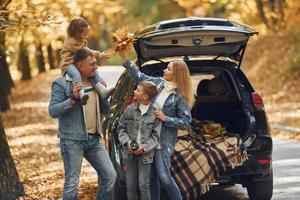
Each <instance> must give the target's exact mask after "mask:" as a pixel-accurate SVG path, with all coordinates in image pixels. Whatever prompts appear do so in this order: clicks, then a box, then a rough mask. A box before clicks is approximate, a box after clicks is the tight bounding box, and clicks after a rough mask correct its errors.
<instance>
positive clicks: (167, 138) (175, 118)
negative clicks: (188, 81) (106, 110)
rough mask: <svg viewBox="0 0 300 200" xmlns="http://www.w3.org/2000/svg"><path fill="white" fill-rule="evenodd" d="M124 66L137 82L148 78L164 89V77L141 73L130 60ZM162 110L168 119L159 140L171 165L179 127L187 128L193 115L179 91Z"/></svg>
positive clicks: (170, 97)
mask: <svg viewBox="0 0 300 200" xmlns="http://www.w3.org/2000/svg"><path fill="white" fill-rule="evenodd" d="M123 67H125V68H126V69H127V71H128V72H129V75H130V77H131V78H132V79H133V80H134V82H135V84H138V83H139V82H141V81H143V80H148V81H153V82H154V83H156V84H157V85H158V87H159V89H160V90H162V89H163V87H164V84H163V83H164V79H163V78H162V77H152V76H148V75H146V74H144V73H141V72H140V71H139V70H138V69H137V67H136V66H135V64H134V63H133V62H131V61H129V60H127V61H126V62H125V63H124V64H123ZM162 111H163V113H164V114H165V116H166V121H165V122H162V126H161V131H160V140H159V141H160V145H161V147H162V153H163V158H164V161H165V163H166V165H167V166H168V167H170V166H171V164H170V163H171V162H170V157H171V155H172V153H173V151H174V146H175V143H176V140H177V133H178V129H183V128H186V127H187V126H188V125H189V124H190V122H191V120H192V116H191V111H190V109H189V107H188V105H187V103H186V102H185V100H184V99H183V98H182V96H181V95H180V93H179V92H174V93H172V94H170V95H169V97H168V98H167V99H166V101H165V103H164V105H163V108H162Z"/></svg>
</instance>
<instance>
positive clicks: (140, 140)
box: [117, 81, 160, 200]
mask: <svg viewBox="0 0 300 200" xmlns="http://www.w3.org/2000/svg"><path fill="white" fill-rule="evenodd" d="M156 94H157V87H156V85H155V83H153V82H151V81H142V82H140V83H139V85H138V86H137V88H136V90H135V91H134V97H133V98H134V99H135V100H137V102H135V103H133V104H131V105H129V106H128V107H127V108H126V109H125V111H124V113H123V114H122V116H121V119H120V120H119V125H118V128H117V131H118V134H119V141H120V142H121V144H122V145H124V147H125V148H124V152H123V153H124V158H125V159H126V162H127V164H126V165H127V166H126V167H127V171H126V185H127V198H128V199H130V200H136V199H137V194H138V193H137V187H139V190H140V194H141V200H150V183H149V178H150V169H151V163H152V162H153V157H154V150H155V148H156V146H157V145H158V140H159V132H160V121H159V119H158V118H156V117H155V114H154V111H155V108H154V107H153V104H152V103H151V100H152V99H153V97H155V96H156Z"/></svg>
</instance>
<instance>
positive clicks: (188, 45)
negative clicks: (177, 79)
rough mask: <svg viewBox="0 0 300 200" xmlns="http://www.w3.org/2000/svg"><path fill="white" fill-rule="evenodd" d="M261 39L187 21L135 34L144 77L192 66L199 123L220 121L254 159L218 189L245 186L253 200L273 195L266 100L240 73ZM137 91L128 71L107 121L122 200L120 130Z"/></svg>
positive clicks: (222, 25) (208, 22)
mask: <svg viewBox="0 0 300 200" xmlns="http://www.w3.org/2000/svg"><path fill="white" fill-rule="evenodd" d="M255 34H258V33H257V32H256V31H255V30H253V29H252V28H251V27H249V26H246V25H241V24H237V23H235V22H232V21H229V20H225V19H218V18H197V17H192V18H182V19H175V20H168V21H162V22H159V23H157V24H154V25H151V26H148V27H146V28H145V29H144V30H142V31H140V32H139V33H137V34H135V39H134V48H135V51H136V54H137V60H136V64H137V65H138V67H139V69H140V71H142V72H143V73H146V74H148V75H151V76H162V74H163V69H164V68H165V67H166V66H167V64H168V63H169V61H171V60H174V59H182V60H184V61H185V62H186V63H187V65H188V67H189V70H190V72H191V75H192V81H193V85H194V88H195V97H196V101H195V104H194V107H193V108H192V111H191V112H192V116H193V118H195V119H198V120H212V121H215V122H217V123H220V124H222V125H223V126H224V127H226V129H227V130H228V131H230V132H232V133H237V134H239V136H240V137H241V138H242V140H243V148H244V149H245V150H246V152H247V156H248V160H247V161H246V162H244V164H243V165H242V166H240V167H237V168H235V169H233V170H232V169H228V170H226V172H222V173H221V175H220V176H219V177H218V179H217V181H216V183H218V184H219V185H234V184H242V186H244V187H246V188H247V191H248V194H249V198H250V199H251V200H268V199H271V197H272V193H273V172H272V138H271V136H270V129H269V125H268V120H267V116H266V113H265V110H264V104H263V100H262V98H261V97H260V95H259V94H258V93H257V92H255V90H254V89H253V87H252V86H251V84H250V83H249V80H248V79H247V77H246V76H245V74H244V73H243V71H242V70H241V68H240V67H241V62H242V59H243V55H244V52H245V49H246V45H247V42H248V39H249V38H250V37H251V36H253V35H255ZM196 88H197V89H196ZM133 90H134V84H133V82H132V80H131V79H130V78H129V76H128V74H127V72H126V71H125V72H124V73H123V74H122V76H121V77H120V79H119V81H118V83H117V86H116V92H115V94H114V95H113V97H112V100H111V106H112V107H111V115H110V117H109V118H107V119H106V121H105V127H106V128H105V130H106V133H107V135H108V136H109V137H108V139H109V145H108V148H109V154H110V157H111V159H112V161H113V164H114V167H115V168H116V170H117V172H118V183H117V185H116V193H115V194H116V195H115V197H116V199H125V196H126V195H125V194H126V192H125V191H126V190H125V174H124V171H123V170H122V164H123V162H124V161H123V159H122V154H121V151H122V146H121V144H120V143H119V141H118V135H117V133H116V126H117V125H118V119H119V117H120V115H121V113H122V111H123V109H124V108H125V107H126V105H128V104H129V101H130V99H131V95H132V91H133Z"/></svg>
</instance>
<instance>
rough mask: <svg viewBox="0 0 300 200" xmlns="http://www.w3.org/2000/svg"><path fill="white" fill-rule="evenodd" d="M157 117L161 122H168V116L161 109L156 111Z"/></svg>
mask: <svg viewBox="0 0 300 200" xmlns="http://www.w3.org/2000/svg"><path fill="white" fill-rule="evenodd" d="M154 114H155V117H157V118H158V119H160V121H163V122H164V121H166V115H165V114H164V113H163V111H162V110H161V109H156V110H155V111H154Z"/></svg>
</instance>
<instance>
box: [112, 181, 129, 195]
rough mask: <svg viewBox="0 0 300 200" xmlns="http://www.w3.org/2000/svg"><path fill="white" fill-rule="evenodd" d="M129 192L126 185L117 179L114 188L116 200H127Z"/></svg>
mask: <svg viewBox="0 0 300 200" xmlns="http://www.w3.org/2000/svg"><path fill="white" fill-rule="evenodd" d="M126 194H127V192H126V186H125V184H122V182H121V181H120V180H119V179H117V181H116V184H115V187H114V200H127V195H126Z"/></svg>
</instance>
